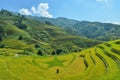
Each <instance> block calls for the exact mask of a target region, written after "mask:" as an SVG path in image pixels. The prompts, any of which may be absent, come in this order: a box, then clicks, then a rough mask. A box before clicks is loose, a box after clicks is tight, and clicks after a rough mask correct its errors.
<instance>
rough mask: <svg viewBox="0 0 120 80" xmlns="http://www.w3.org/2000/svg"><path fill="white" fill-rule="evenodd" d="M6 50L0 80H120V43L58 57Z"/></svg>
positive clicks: (1, 65) (101, 45) (0, 61)
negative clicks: (23, 53)
mask: <svg viewBox="0 0 120 80" xmlns="http://www.w3.org/2000/svg"><path fill="white" fill-rule="evenodd" d="M6 49H7V48H2V49H0V55H1V56H0V80H120V40H115V41H110V42H105V43H103V44H99V45H97V46H95V47H92V48H88V49H85V50H83V51H81V52H76V53H70V54H64V55H55V56H38V55H22V54H13V55H8V54H9V53H10V54H11V53H12V52H15V51H16V50H14V49H10V50H6ZM5 51H10V52H9V53H7V52H5ZM17 52H21V50H17Z"/></svg>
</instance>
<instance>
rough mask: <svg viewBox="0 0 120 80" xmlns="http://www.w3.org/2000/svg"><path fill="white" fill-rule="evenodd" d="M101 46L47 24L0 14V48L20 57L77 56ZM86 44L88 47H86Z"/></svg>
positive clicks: (21, 16)
mask: <svg viewBox="0 0 120 80" xmlns="http://www.w3.org/2000/svg"><path fill="white" fill-rule="evenodd" d="M99 43H101V42H100V41H97V40H92V39H88V38H82V37H77V36H71V35H69V34H68V33H66V32H65V31H64V30H63V29H61V28H59V27H57V26H53V25H52V24H51V23H50V22H47V21H46V22H45V23H43V22H40V21H38V20H34V19H31V18H27V17H26V16H23V15H20V14H18V13H12V12H9V11H7V10H4V9H3V10H1V11H0V47H1V48H3V47H4V48H10V49H16V50H24V52H23V54H27V55H28V54H41V53H42V54H43V55H51V54H52V55H57V54H66V53H69V52H78V51H81V50H82V49H85V48H88V47H92V46H95V45H96V44H99ZM88 44H89V45H88Z"/></svg>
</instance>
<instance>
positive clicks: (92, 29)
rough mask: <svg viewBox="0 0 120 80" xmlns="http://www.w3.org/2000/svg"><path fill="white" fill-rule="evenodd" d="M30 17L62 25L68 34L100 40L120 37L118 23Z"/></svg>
mask: <svg viewBox="0 0 120 80" xmlns="http://www.w3.org/2000/svg"><path fill="white" fill-rule="evenodd" d="M32 18H33V19H37V20H40V21H43V22H49V23H51V24H53V25H56V26H59V27H62V28H63V29H64V30H65V31H66V32H67V33H68V34H70V35H75V36H76V35H77V36H82V37H86V38H91V39H96V40H102V41H109V40H115V39H119V37H120V25H116V24H111V23H100V22H89V21H77V20H71V19H67V18H62V17H59V18H56V19H54V18H44V17H32Z"/></svg>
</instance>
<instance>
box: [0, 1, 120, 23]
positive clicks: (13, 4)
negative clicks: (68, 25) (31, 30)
mask: <svg viewBox="0 0 120 80" xmlns="http://www.w3.org/2000/svg"><path fill="white" fill-rule="evenodd" d="M119 8H120V0H0V9H7V10H10V11H14V12H20V13H21V14H25V15H37V16H43V17H50V18H52V17H53V18H56V17H67V18H70V19H76V20H80V21H81V20H86V21H99V22H112V23H116V24H118V23H120V9H119Z"/></svg>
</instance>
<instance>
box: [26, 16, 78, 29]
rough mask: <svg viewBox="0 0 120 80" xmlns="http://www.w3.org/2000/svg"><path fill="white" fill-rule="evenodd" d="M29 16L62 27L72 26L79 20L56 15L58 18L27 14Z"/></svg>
mask: <svg viewBox="0 0 120 80" xmlns="http://www.w3.org/2000/svg"><path fill="white" fill-rule="evenodd" d="M27 17H29V18H32V19H35V20H39V21H41V22H47V21H48V22H50V23H51V24H53V25H55V26H59V27H62V28H65V27H72V26H73V25H74V24H76V23H78V22H79V21H77V20H73V19H67V18H64V17H58V18H46V17H38V16H27Z"/></svg>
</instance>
